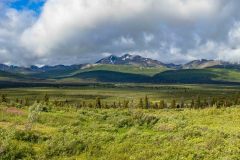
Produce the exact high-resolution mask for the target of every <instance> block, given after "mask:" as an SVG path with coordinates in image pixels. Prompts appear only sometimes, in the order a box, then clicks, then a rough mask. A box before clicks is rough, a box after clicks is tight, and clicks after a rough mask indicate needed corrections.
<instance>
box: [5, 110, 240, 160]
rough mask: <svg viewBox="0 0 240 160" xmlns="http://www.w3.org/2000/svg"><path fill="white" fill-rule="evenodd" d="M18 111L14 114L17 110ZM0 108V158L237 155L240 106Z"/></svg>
mask: <svg viewBox="0 0 240 160" xmlns="http://www.w3.org/2000/svg"><path fill="white" fill-rule="evenodd" d="M16 111H17V112H16ZM16 111H15V112H13V111H12V110H10V111H9V109H6V108H4V107H3V106H2V107H1V110H0V115H1V116H0V135H1V136H0V159H18V158H20V159H21V158H22V159H91V160H92V159H103V160H106V159H109V160H110V159H116V160H128V159H136V160H149V159H166V160H168V159H208V160H209V159H212V160H215V159H239V157H240V149H239V148H240V126H239V124H240V108H238V107H233V108H222V109H216V108H208V109H201V110H191V109H182V110H168V109H166V110H141V109H140V110H139V109H132V110H129V109H101V110H100V109H80V110H78V111H73V110H72V111H53V112H48V113H45V112H42V113H41V114H40V116H39V120H38V121H37V122H36V123H34V125H33V126H32V129H31V131H30V130H26V124H27V119H28V118H27V117H28V111H26V110H24V109H16Z"/></svg>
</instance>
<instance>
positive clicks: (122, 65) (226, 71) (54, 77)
mask: <svg viewBox="0 0 240 160" xmlns="http://www.w3.org/2000/svg"><path fill="white" fill-rule="evenodd" d="M0 81H5V82H6V81H21V82H25V81H27V82H31V83H32V82H44V83H49V82H51V83H82V82H128V83H240V65H238V64H232V63H229V62H224V61H218V60H206V59H201V60H194V61H191V62H188V63H186V64H182V65H176V64H166V63H163V62H161V61H158V60H154V59H150V58H145V57H142V56H139V55H130V54H125V55H123V56H120V57H118V56H115V55H110V56H108V57H105V58H103V59H101V60H99V61H97V62H96V63H94V64H78V65H70V66H66V65H56V66H42V67H38V66H30V67H20V66H13V65H11V66H9V65H5V64H0Z"/></svg>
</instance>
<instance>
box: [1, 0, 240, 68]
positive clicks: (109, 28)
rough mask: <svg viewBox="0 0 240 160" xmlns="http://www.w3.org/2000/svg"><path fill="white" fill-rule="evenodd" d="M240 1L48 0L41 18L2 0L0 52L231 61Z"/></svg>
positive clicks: (49, 60)
mask: <svg viewBox="0 0 240 160" xmlns="http://www.w3.org/2000/svg"><path fill="white" fill-rule="evenodd" d="M239 6H240V2H239V1H238V0H229V1H224V0H211V1H210V0H199V1H196V0H167V1H166V0H134V1H131V0H101V1H100V0H47V1H46V3H45V5H44V7H43V9H42V12H41V14H40V15H39V17H38V18H36V17H35V15H34V13H32V11H27V10H23V11H17V10H15V9H10V8H8V7H7V6H4V5H2V3H0V9H1V7H2V8H4V9H3V10H2V11H0V13H1V15H2V16H1V15H0V55H4V54H3V52H1V51H6V52H5V53H9V55H8V56H6V54H5V55H4V56H3V58H2V60H1V61H2V62H5V61H6V62H11V63H17V64H31V63H34V64H59V63H64V64H71V63H85V62H94V61H96V60H98V59H99V58H100V57H101V56H102V55H103V54H104V53H108V54H122V53H133V54H140V55H144V56H147V57H152V58H156V59H159V60H161V61H164V62H178V63H182V62H186V61H189V60H192V59H195V58H196V59H200V58H207V59H214V58H217V57H219V56H220V57H221V58H223V59H226V60H230V59H234V57H238V48H240V46H239V45H238V44H239V41H240V31H239V30H240V29H239V28H240V25H239V24H240V23H238V21H239V22H240V18H239V17H240V16H239V13H238V8H239ZM227 54H231V55H230V56H226V55H227ZM16 57H17V58H16ZM230 57H232V58H230Z"/></svg>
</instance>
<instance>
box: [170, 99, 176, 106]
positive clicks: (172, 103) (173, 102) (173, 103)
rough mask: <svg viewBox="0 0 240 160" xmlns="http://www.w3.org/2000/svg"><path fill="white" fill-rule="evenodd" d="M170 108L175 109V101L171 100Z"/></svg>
mask: <svg viewBox="0 0 240 160" xmlns="http://www.w3.org/2000/svg"><path fill="white" fill-rule="evenodd" d="M170 108H176V100H175V99H173V100H172V102H171V105H170Z"/></svg>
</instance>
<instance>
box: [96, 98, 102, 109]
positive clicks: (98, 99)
mask: <svg viewBox="0 0 240 160" xmlns="http://www.w3.org/2000/svg"><path fill="white" fill-rule="evenodd" d="M95 107H96V108H101V107H102V105H101V100H100V98H99V97H97V98H96V106H95Z"/></svg>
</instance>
